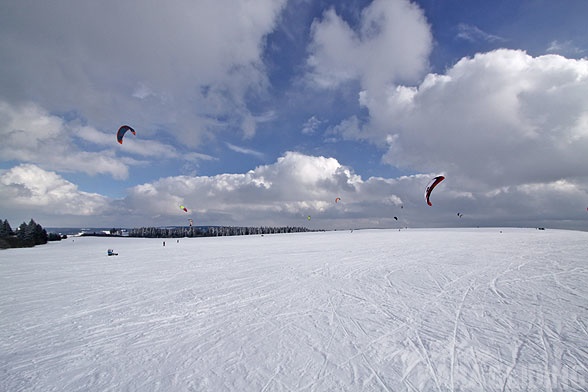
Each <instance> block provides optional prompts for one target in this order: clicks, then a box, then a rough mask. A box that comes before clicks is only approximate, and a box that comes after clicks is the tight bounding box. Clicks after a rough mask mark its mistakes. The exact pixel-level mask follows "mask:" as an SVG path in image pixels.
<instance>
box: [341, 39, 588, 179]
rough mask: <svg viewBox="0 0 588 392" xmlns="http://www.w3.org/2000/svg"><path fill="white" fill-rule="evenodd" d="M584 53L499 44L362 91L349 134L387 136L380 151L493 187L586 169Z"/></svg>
mask: <svg viewBox="0 0 588 392" xmlns="http://www.w3.org/2000/svg"><path fill="white" fill-rule="evenodd" d="M586 91H588V61H586V60H570V59H566V58H564V57H561V56H557V55H547V56H540V57H532V56H529V55H528V54H526V53H525V52H522V51H514V50H497V51H494V52H490V53H484V54H478V55H476V56H474V57H473V58H464V59H462V60H461V61H459V62H458V63H457V64H456V65H455V66H453V67H452V68H451V69H449V70H448V71H447V73H446V74H444V75H437V74H430V75H428V76H427V77H426V78H425V79H424V81H423V82H422V83H421V84H420V85H418V86H416V87H410V86H397V87H391V88H390V89H389V90H388V95H387V99H386V100H385V101H384V102H382V101H379V100H372V99H370V98H369V97H367V96H364V97H363V98H364V99H363V101H362V104H364V105H365V106H366V107H367V108H368V109H369V112H370V122H369V124H367V125H366V126H364V127H363V128H362V129H361V130H358V131H357V133H356V134H354V135H352V134H350V133H349V132H348V133H347V134H346V136H347V137H354V138H363V139H366V138H367V139H369V140H372V141H373V142H375V143H377V144H380V145H384V144H386V145H387V146H388V152H387V154H386V155H385V157H384V159H385V161H386V162H388V163H390V164H393V165H395V166H398V167H407V168H412V169H416V170H419V171H423V172H429V171H432V170H444V171H447V172H448V173H449V174H450V175H453V176H460V177H462V178H463V179H464V181H466V179H467V181H468V182H470V184H476V186H479V185H482V184H483V185H485V186H488V187H500V186H509V185H516V184H525V183H543V182H544V183H550V182H553V181H557V180H560V179H571V178H574V177H582V176H585V175H586V174H585V171H584V168H585V167H587V166H588V154H586V151H588V127H587V124H588V121H587V118H588V95H586V93H585V92H586Z"/></svg>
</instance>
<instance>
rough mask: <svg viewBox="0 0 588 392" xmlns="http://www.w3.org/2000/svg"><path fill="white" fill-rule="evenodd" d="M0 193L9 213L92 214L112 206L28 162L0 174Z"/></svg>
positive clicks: (102, 211) (103, 211) (3, 204)
mask: <svg viewBox="0 0 588 392" xmlns="http://www.w3.org/2000/svg"><path fill="white" fill-rule="evenodd" d="M0 196H1V197H0V206H1V207H2V209H3V210H4V211H5V213H8V214H9V215H13V214H16V213H17V212H18V213H20V214H21V215H24V216H26V215H25V214H28V215H29V216H38V215H41V216H43V217H46V216H48V215H54V216H55V215H57V216H59V215H64V216H67V215H77V216H86V217H93V216H96V215H100V214H103V213H105V212H106V211H108V210H109V209H111V208H112V206H111V205H109V200H108V198H106V197H104V196H101V195H99V194H96V193H88V192H83V191H80V190H79V189H78V187H77V186H76V185H75V184H72V183H71V182H69V181H67V180H65V179H64V178H62V177H61V176H59V175H58V174H57V173H55V172H51V171H46V170H43V169H41V168H40V167H38V166H36V165H32V164H22V165H19V166H16V167H13V168H12V169H10V170H7V171H4V172H2V173H0ZM25 211H26V212H25ZM23 219H25V218H23Z"/></svg>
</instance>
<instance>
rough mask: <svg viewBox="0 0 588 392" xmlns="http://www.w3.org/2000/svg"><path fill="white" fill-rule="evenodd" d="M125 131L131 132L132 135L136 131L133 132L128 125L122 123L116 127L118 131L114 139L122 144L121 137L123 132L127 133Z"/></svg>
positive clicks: (123, 134)
mask: <svg viewBox="0 0 588 392" xmlns="http://www.w3.org/2000/svg"><path fill="white" fill-rule="evenodd" d="M127 131H131V133H132V134H133V135H136V134H137V133H136V132H135V130H134V129H133V128H131V127H129V126H128V125H123V126H122V127H120V128H119V129H118V132H117V133H116V140H117V141H118V142H119V143H120V144H122V142H123V137H124V136H125V133H127Z"/></svg>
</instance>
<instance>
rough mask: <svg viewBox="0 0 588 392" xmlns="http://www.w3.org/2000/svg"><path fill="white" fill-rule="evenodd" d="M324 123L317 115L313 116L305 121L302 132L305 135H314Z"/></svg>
mask: <svg viewBox="0 0 588 392" xmlns="http://www.w3.org/2000/svg"><path fill="white" fill-rule="evenodd" d="M322 123H323V121H321V120H320V119H319V118H318V117H317V116H311V117H310V118H309V119H308V120H306V121H305V122H304V124H303V125H302V131H301V132H302V134H304V135H312V134H314V133H315V132H316V131H317V129H318V127H319V126H320V125H321V124H322Z"/></svg>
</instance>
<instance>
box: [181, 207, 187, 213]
mask: <svg viewBox="0 0 588 392" xmlns="http://www.w3.org/2000/svg"><path fill="white" fill-rule="evenodd" d="M180 209H181V210H183V211H184V212H188V209H187V208H186V207H184V206H180Z"/></svg>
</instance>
